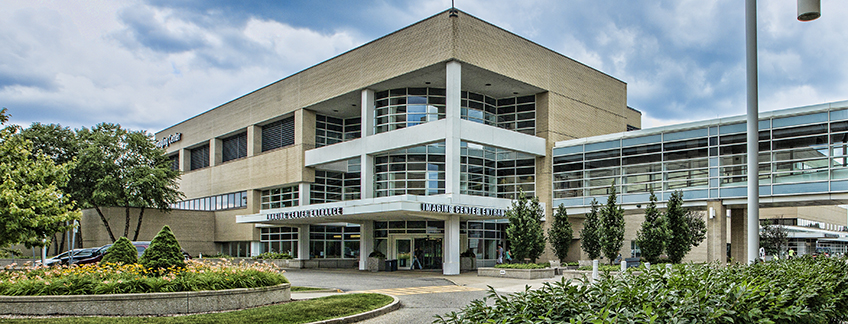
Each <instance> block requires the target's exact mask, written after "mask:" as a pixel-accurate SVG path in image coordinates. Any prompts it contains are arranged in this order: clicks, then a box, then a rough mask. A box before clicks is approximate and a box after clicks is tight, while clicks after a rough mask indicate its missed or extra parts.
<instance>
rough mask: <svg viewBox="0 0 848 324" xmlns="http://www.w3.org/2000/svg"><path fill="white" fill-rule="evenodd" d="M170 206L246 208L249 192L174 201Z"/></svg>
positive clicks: (201, 208) (185, 208)
mask: <svg viewBox="0 0 848 324" xmlns="http://www.w3.org/2000/svg"><path fill="white" fill-rule="evenodd" d="M170 207H171V209H182V210H205V211H216V210H227V209H234V208H246V207H247V192H246V191H239V192H232V193H228V194H223V195H217V196H211V197H203V198H195V199H189V200H184V201H180V202H176V203H173V204H171V205H170Z"/></svg>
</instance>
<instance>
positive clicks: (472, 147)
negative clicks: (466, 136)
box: [460, 142, 536, 199]
mask: <svg viewBox="0 0 848 324" xmlns="http://www.w3.org/2000/svg"><path fill="white" fill-rule="evenodd" d="M460 146H461V148H460V150H461V152H460V193H462V194H467V195H475V196H485V197H498V198H510V199H514V198H515V197H517V195H518V192H519V191H520V190H523V191H524V192H525V193H526V194H527V195H535V189H536V159H535V157H533V156H532V155H529V154H524V153H519V152H513V151H509V150H504V149H498V148H495V147H488V146H483V145H479V144H475V143H468V142H461V143H460Z"/></svg>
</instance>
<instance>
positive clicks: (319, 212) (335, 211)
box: [265, 207, 344, 220]
mask: <svg viewBox="0 0 848 324" xmlns="http://www.w3.org/2000/svg"><path fill="white" fill-rule="evenodd" d="M343 213H344V211H343V210H342V207H331V208H320V209H312V210H298V211H292V212H284V213H270V214H265V218H266V219H267V220H284V219H298V218H314V217H327V216H337V215H342V214H343Z"/></svg>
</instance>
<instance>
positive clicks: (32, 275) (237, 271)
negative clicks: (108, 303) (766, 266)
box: [0, 259, 288, 296]
mask: <svg viewBox="0 0 848 324" xmlns="http://www.w3.org/2000/svg"><path fill="white" fill-rule="evenodd" d="M283 272H284V271H281V270H279V268H277V267H276V266H274V265H272V264H263V263H252V264H247V263H244V262H240V263H232V262H230V261H228V260H223V259H222V260H221V261H220V262H217V263H215V264H206V263H203V262H199V261H193V260H189V261H186V266H185V267H172V268H169V269H167V271H165V272H163V273H164V274H162V275H158V274H157V272H156V271H151V270H148V269H146V268H145V267H144V266H142V265H140V264H138V263H134V264H114V263H101V264H92V265H83V266H77V265H71V266H70V267H68V266H61V267H43V266H30V265H28V264H27V265H25V266H23V267H21V268H16V265H15V264H12V265H9V266H7V267H6V271H0V295H6V296H44V295H92V294H95V295H97V294H133V293H153V292H180V291H201V290H223V289H235V288H257V287H267V286H275V285H279V284H283V283H288V280H287V279H286V277H285V276H283Z"/></svg>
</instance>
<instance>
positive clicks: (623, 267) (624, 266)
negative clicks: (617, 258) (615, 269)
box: [621, 259, 627, 274]
mask: <svg viewBox="0 0 848 324" xmlns="http://www.w3.org/2000/svg"><path fill="white" fill-rule="evenodd" d="M625 272H627V261H624V259H621V273H622V274H624V273H625Z"/></svg>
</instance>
